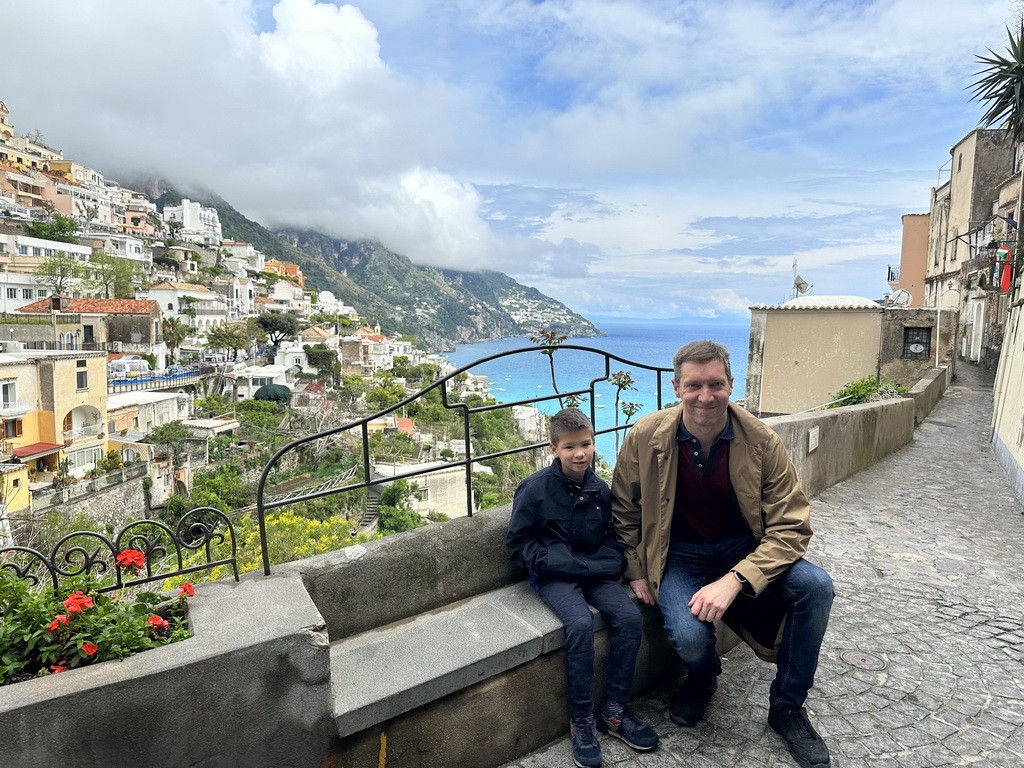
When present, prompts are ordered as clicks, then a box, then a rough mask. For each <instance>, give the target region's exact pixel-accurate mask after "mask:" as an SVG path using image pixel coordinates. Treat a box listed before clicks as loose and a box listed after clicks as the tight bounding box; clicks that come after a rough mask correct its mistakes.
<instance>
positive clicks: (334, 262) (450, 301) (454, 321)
mask: <svg viewBox="0 0 1024 768" xmlns="http://www.w3.org/2000/svg"><path fill="white" fill-rule="evenodd" d="M133 188H135V189H138V190H139V191H141V192H144V193H146V194H147V195H149V197H150V198H151V199H152V200H153V201H154V202H156V204H157V205H158V206H159V207H161V208H162V207H163V206H164V205H176V204H178V202H179V201H180V200H181V198H182V196H183V195H182V194H181V193H180V192H178V191H177V190H175V189H174V188H172V187H171V186H170V185H169V184H168V183H167V182H166V181H163V180H153V179H150V180H146V181H143V182H140V183H137V184H136V185H135V186H134V187H133ZM188 197H189V198H190V199H192V200H195V201H197V202H200V203H202V204H203V205H206V206H210V207H212V208H216V209H217V213H218V214H219V216H220V221H221V227H222V229H223V232H224V237H225V238H226V239H230V240H238V241H241V242H246V243H251V244H252V245H253V246H255V247H256V248H257V249H258V250H260V251H261V252H262V253H263V254H265V255H266V256H267V258H275V259H279V260H281V261H290V262H294V263H295V264H298V265H299V266H300V267H301V268H302V272H303V274H304V275H305V276H306V285H307V287H309V288H311V289H313V290H317V291H325V290H326V291H331V293H333V294H334V295H335V296H336V297H337V298H338V299H340V300H342V301H344V302H345V303H346V304H349V305H351V306H354V307H355V308H356V309H357V310H358V311H359V312H360V313H361V314H362V315H364V316H365V317H367V318H368V319H369V320H370V321H371V322H377V323H380V327H381V330H382V331H383V332H384V333H386V334H389V335H402V334H408V335H411V336H413V337H415V338H416V339H417V340H418V341H419V342H420V345H421V346H422V347H423V348H425V349H431V350H446V349H453V348H454V345H455V344H460V343H469V342H474V341H491V340H494V339H501V338H508V337H515V336H529V335H532V334H536V333H538V332H539V331H545V330H547V331H556V332H558V333H564V334H567V335H571V336H602V335H604V334H602V333H601V331H599V330H598V329H597V328H596V327H594V325H593V324H592V323H590V322H589V321H588V320H586V319H585V318H583V317H582V316H580V315H578V314H576V313H575V312H573V311H572V310H570V309H569V308H568V307H566V306H565V305H564V304H562V303H560V302H558V301H556V300H554V299H552V298H550V297H548V296H545V295H544V294H542V293H541V292H540V291H538V290H536V289H535V288H529V287H527V286H524V285H521V284H520V283H518V282H516V281H515V280H513V279H512V278H510V277H509V276H508V275H505V274H503V273H501V272H490V271H484V272H462V271H458V270H448V269H444V270H442V269H436V268H434V267H422V266H417V265H415V264H413V263H412V261H410V260H409V259H408V258H406V257H405V256H402V255H399V254H397V253H394V252H392V251H390V250H388V249H387V248H385V247H384V246H382V245H381V244H380V243H376V242H371V241H368V240H360V241H351V242H350V241H345V240H338V239H335V238H331V237H329V236H327V235H324V234H322V233H319V232H315V231H310V230H299V229H282V230H279V231H278V232H276V233H275V232H271V231H270V230H268V229H267V228H265V227H264V226H262V225H261V224H259V223H258V222H255V221H252V220H251V219H248V218H246V217H245V216H243V215H242V214H241V213H239V212H238V211H237V210H235V208H234V207H232V206H231V204H230V203H228V202H227V201H226V200H224V199H223V198H221V197H219V196H218V195H216V194H213V193H210V192H190V193H189V195H188Z"/></svg>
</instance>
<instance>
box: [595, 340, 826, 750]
mask: <svg viewBox="0 0 1024 768" xmlns="http://www.w3.org/2000/svg"><path fill="white" fill-rule="evenodd" d="M673 371H674V374H675V378H674V379H673V380H672V386H673V388H674V389H675V392H676V395H677V396H678V397H679V399H680V401H681V403H680V404H679V405H678V406H675V407H673V408H666V409H664V410H661V411H658V412H657V413H652V414H650V415H648V416H645V417H643V418H642V419H640V420H639V421H637V423H636V424H635V425H634V426H633V428H632V429H631V430H630V432H629V434H628V435H627V436H626V438H625V441H624V443H623V446H622V451H621V452H620V453H619V456H618V458H617V460H616V465H615V477H614V479H613V481H612V515H613V517H614V521H615V527H616V533H617V535H618V537H619V540H620V541H621V542H622V544H623V546H624V548H625V554H626V574H625V578H626V579H627V580H629V582H630V586H631V587H632V588H633V592H634V593H635V594H636V596H637V597H638V598H639V599H640V600H641V601H642V602H643V603H645V604H646V605H659V606H660V608H661V612H662V614H663V616H664V618H665V631H666V633H667V635H668V639H669V642H670V643H671V644H672V647H673V648H675V650H676V651H677V652H678V653H679V655H680V657H681V658H682V660H683V662H684V663H685V664H686V667H687V676H686V679H685V681H684V682H683V684H682V686H681V687H680V688H679V690H678V691H677V692H676V693H675V694H674V695H673V696H672V700H671V702H670V706H669V715H670V716H671V718H672V720H674V721H675V722H677V723H679V724H681V725H685V726H694V725H696V724H697V723H698V722H700V720H701V719H702V718H703V716H704V711H705V708H706V707H707V704H708V701H709V700H710V699H711V696H712V694H714V692H715V690H716V689H717V687H718V682H717V677H718V675H719V673H721V671H722V666H721V662H720V660H719V658H718V654H717V653H716V651H715V627H714V622H715V621H716V620H717V619H721V618H722V617H723V616H724V615H725V613H726V611H727V610H729V609H730V608H732V609H733V610H732V611H731V612H730V616H732V615H734V614H735V613H743V614H744V615H746V616H750V615H754V614H757V613H758V609H760V608H764V607H765V606H778V608H779V610H778V611H777V615H779V616H781V615H782V612H783V611H784V613H785V622H784V625H783V627H782V631H781V639H780V640H779V641H778V642H777V657H776V659H777V664H778V672H777V673H776V676H775V681H774V682H773V683H772V686H771V692H770V695H769V705H770V706H769V714H768V723H769V725H770V726H771V727H772V728H773V729H774V730H775V731H776V732H778V733H779V734H780V735H781V736H782V737H783V738H784V739H785V740H786V743H787V745H788V747H789V750H790V753H791V754H792V755H793V757H794V759H795V760H796V761H797V763H799V764H800V765H801V766H803V768H822V767H824V766H828V765H829V753H828V747H827V746H826V744H825V742H824V741H823V740H822V738H821V737H820V736H819V735H818V733H817V731H815V730H814V727H813V726H812V725H811V723H810V721H809V720H808V718H807V714H806V712H805V710H804V708H803V704H804V701H805V700H806V698H807V692H808V691H809V690H810V688H811V686H812V685H813V683H814V673H815V670H816V669H817V665H818V653H819V651H820V649H821V641H822V637H823V636H824V633H825V628H826V626H827V625H828V616H829V611H830V609H831V607H832V598H833V589H832V580H831V579H830V578H829V576H828V574H827V573H825V571H823V570H822V569H821V568H819V567H817V566H816V565H813V564H811V563H809V562H807V561H806V560H804V559H803V555H804V553H805V552H806V550H807V542H808V540H809V539H810V537H811V528H810V522H809V517H810V507H809V505H808V502H807V499H806V497H805V496H804V494H803V491H802V490H801V489H800V482H799V480H798V478H797V476H796V470H795V469H794V467H793V464H792V462H791V461H790V460H789V457H788V455H787V454H786V450H785V448H784V447H783V445H782V441H781V440H779V438H778V436H776V435H775V433H774V432H772V431H771V430H770V429H768V428H767V427H766V426H765V425H764V424H763V423H762V422H761V421H760V420H759V419H756V418H755V417H754V416H752V415H751V414H750V413H748V412H747V411H745V410H744V409H742V408H740V407H739V406H737V405H735V404H733V403H730V402H729V395H730V394H731V393H732V373H731V370H730V367H729V353H728V351H727V350H726V349H725V347H723V346H721V345H720V344H716V343H715V342H712V341H695V342H692V343H690V344H687V345H686V346H684V347H682V348H681V349H680V350H679V351H678V352H676V354H675V357H674V358H673ZM754 598H757V599H756V600H755V599H754ZM772 637H773V638H775V637H777V635H775V634H773V635H772Z"/></svg>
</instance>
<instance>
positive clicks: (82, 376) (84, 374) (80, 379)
mask: <svg viewBox="0 0 1024 768" xmlns="http://www.w3.org/2000/svg"><path fill="white" fill-rule="evenodd" d="M75 382H76V386H77V387H78V388H79V389H88V388H89V372H88V371H78V374H77V375H76V377H75Z"/></svg>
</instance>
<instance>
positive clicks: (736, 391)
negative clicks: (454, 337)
mask: <svg viewBox="0 0 1024 768" xmlns="http://www.w3.org/2000/svg"><path fill="white" fill-rule="evenodd" d="M596 325H597V326H598V327H599V328H600V329H601V330H602V331H604V332H605V333H606V334H608V335H607V336H599V337H594V338H590V337H586V338H575V337H573V338H568V339H566V340H565V341H564V342H563V347H567V346H579V347H586V348H588V349H589V350H597V352H594V351H589V352H588V351H581V350H575V349H566V348H562V349H558V350H556V351H555V353H554V356H553V357H554V363H555V383H556V384H557V385H558V391H559V392H561V393H565V392H568V391H572V390H576V389H586V390H590V389H591V382H592V381H593V380H595V379H596V380H602V379H604V378H606V376H607V375H608V374H616V373H619V372H625V373H628V374H629V375H630V376H631V377H632V379H633V386H634V387H635V389H626V390H622V391H621V392H620V393H619V395H620V397H619V402H620V406H619V408H618V409H616V407H615V395H616V388H615V387H614V386H613V385H611V384H610V383H608V382H605V381H599V382H598V383H596V384H593V397H591V396H590V394H591V393H590V392H589V391H588V392H587V393H586V394H585V395H584V396H585V397H586V402H584V403H582V404H580V406H579V407H580V408H581V409H582V410H584V411H585V412H587V413H588V415H589V414H591V413H592V414H593V417H594V427H595V429H597V430H598V431H599V432H600V430H602V429H607V428H611V427H613V426H616V425H622V424H625V423H627V417H626V414H625V413H623V411H622V407H621V406H622V404H623V403H633V404H636V405H637V406H639V410H638V411H637V412H636V414H635V415H633V416H631V417H630V418H629V423H632V422H633V421H635V420H636V419H637V418H638V417H639V416H642V415H644V414H646V413H651V412H653V411H656V410H658V408H659V407H661V406H664V405H665V404H667V403H670V402H675V401H676V400H677V398H676V396H675V393H674V392H673V391H672V384H671V380H672V374H671V373H662V374H661V375H660V377H659V376H658V374H657V373H655V372H654V371H651V370H648V369H646V368H643V367H639V366H649V367H663V368H671V367H672V355H674V354H675V352H676V350H677V349H679V347H681V346H682V345H683V344H686V343H687V342H690V341H694V340H697V339H712V340H714V341H717V342H718V343H719V344H722V345H723V346H724V347H725V348H726V349H728V350H729V356H730V363H731V365H732V374H733V378H734V380H735V381H734V383H733V392H732V399H733V400H738V399H740V398H742V397H743V396H744V392H745V387H746V376H747V348H748V340H749V336H750V324H749V322H748V323H737V324H729V323H724V322H721V321H714V320H708V321H706V322H691V323H684V322H678V321H672V322H669V321H662V322H652V321H642V320H616V321H614V322H608V321H606V320H602V321H601V322H599V323H596ZM536 346H537V345H535V344H533V343H532V342H531V341H530V339H529V338H511V339H501V340H499V341H486V342H479V343H476V344H460V345H458V346H457V347H456V349H455V351H454V352H444V353H443V354H444V355H445V356H446V357H447V358H448V359H449V361H451V363H452V365H454V366H455V367H456V368H462V367H464V366H470V367H469V368H468V369H467V370H468V372H469V373H471V374H473V375H477V376H480V375H483V376H487V378H488V381H489V392H490V395H491V396H492V397H493V398H494V399H495V400H496V401H498V402H500V403H519V402H523V403H525V404H529V405H533V406H535V407H537V408H539V409H540V410H541V411H543V412H544V413H547V414H552V413H555V412H556V411H557V410H558V409H559V408H560V405H559V401H558V399H557V398H556V397H555V390H554V389H553V387H552V383H551V367H550V358H549V357H548V356H547V355H545V354H542V353H541V352H540V351H538V350H537V349H536ZM516 349H526V350H527V351H524V352H519V353H517V354H515V355H506V356H502V357H498V358H497V359H493V360H489V359H488V358H491V357H493V356H495V355H501V354H502V353H505V352H509V351H511V350H516ZM600 352H607V353H609V354H610V355H614V356H615V357H616V358H619V359H610V360H609V361H608V364H607V366H606V364H605V359H604V356H603V355H601V354H600ZM478 361H484V362H478ZM630 363H633V365H630ZM636 364H639V366H638V365H636ZM659 381H660V398H659ZM537 398H550V399H545V400H541V401H538V402H530V401H534V400H536V399H537ZM597 448H598V453H599V454H600V456H601V458H602V459H604V460H605V461H607V462H608V463H609V464H614V456H615V453H616V452H617V441H616V440H615V438H614V436H613V435H611V434H606V435H599V436H598V441H597Z"/></svg>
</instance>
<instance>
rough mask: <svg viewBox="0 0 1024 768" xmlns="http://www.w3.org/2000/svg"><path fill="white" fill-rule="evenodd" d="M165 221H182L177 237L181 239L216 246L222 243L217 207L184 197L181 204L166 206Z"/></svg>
mask: <svg viewBox="0 0 1024 768" xmlns="http://www.w3.org/2000/svg"><path fill="white" fill-rule="evenodd" d="M164 221H166V222H168V223H170V222H172V221H180V222H182V227H181V229H180V230H179V232H178V237H177V239H179V240H184V241H185V242H189V243H200V244H202V245H209V246H216V247H219V246H220V244H221V239H222V238H223V233H222V232H221V226H220V215H219V214H218V213H217V209H216V208H207V207H206V206H205V205H200V204H199V203H194V202H192V201H191V200H189V199H188V198H187V197H186V198H182V200H181V204H180V205H165V206H164Z"/></svg>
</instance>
